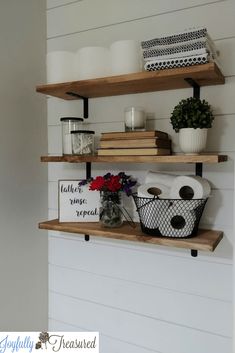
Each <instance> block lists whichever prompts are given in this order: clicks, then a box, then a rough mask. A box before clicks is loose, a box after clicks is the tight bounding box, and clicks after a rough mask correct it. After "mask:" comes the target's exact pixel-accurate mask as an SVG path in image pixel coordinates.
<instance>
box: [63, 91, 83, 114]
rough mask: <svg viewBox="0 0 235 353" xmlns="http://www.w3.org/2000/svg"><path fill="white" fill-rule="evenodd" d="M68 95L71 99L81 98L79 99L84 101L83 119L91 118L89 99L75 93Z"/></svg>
mask: <svg viewBox="0 0 235 353" xmlns="http://www.w3.org/2000/svg"><path fill="white" fill-rule="evenodd" d="M66 94H68V95H69V96H71V97H76V98H79V99H82V100H83V118H84V119H87V118H88V116H89V112H88V98H87V97H83V96H80V95H79V94H77V93H74V92H66Z"/></svg>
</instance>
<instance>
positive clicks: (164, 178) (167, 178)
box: [145, 170, 177, 187]
mask: <svg viewBox="0 0 235 353" xmlns="http://www.w3.org/2000/svg"><path fill="white" fill-rule="evenodd" d="M175 178H177V175H174V174H167V173H160V172H153V171H151V170H150V171H148V172H147V174H146V177H145V182H146V183H160V184H163V185H166V186H168V187H171V186H172V183H173V181H174V180H175Z"/></svg>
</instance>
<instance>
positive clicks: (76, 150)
mask: <svg viewBox="0 0 235 353" xmlns="http://www.w3.org/2000/svg"><path fill="white" fill-rule="evenodd" d="M94 134H95V131H91V130H75V131H71V136H72V153H73V154H76V155H83V154H88V155H89V154H94Z"/></svg>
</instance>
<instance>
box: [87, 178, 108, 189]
mask: <svg viewBox="0 0 235 353" xmlns="http://www.w3.org/2000/svg"><path fill="white" fill-rule="evenodd" d="M104 185H105V179H104V177H102V176H97V177H96V178H95V179H94V180H92V182H91V183H90V187H89V189H90V190H98V191H100V190H101V189H102V188H103V187H104Z"/></svg>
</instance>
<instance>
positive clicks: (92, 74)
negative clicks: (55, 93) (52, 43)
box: [74, 47, 111, 80]
mask: <svg viewBox="0 0 235 353" xmlns="http://www.w3.org/2000/svg"><path fill="white" fill-rule="evenodd" d="M74 71H75V79H76V80H87V79H92V78H97V77H105V76H109V75H110V74H111V70H110V51H109V49H108V48H105V47H84V48H81V49H79V50H78V51H77V52H76V55H75V64H74Z"/></svg>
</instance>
